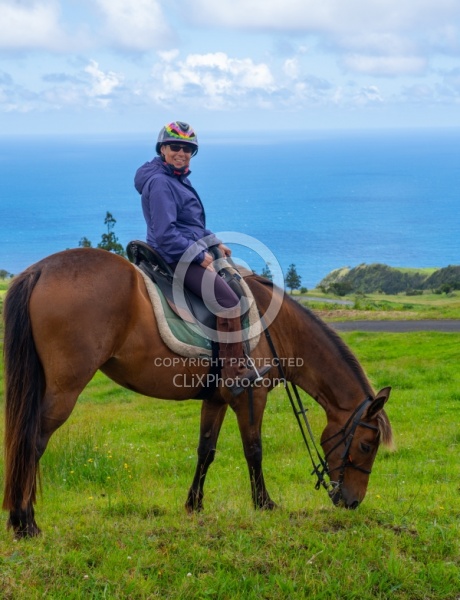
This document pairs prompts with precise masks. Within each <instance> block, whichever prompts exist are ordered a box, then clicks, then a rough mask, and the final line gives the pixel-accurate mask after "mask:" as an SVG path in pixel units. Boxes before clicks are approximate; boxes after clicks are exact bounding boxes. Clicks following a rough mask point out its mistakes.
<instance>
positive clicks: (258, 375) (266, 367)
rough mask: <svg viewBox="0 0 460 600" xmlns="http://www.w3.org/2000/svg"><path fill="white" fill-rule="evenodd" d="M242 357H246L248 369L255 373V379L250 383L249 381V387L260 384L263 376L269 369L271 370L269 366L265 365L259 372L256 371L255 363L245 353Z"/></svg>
mask: <svg viewBox="0 0 460 600" xmlns="http://www.w3.org/2000/svg"><path fill="white" fill-rule="evenodd" d="M244 356H245V357H246V361H247V363H248V365H249V367H250V368H251V369H252V370H253V371H255V373H256V377H255V379H254V380H252V381H251V385H252V384H254V383H260V382H261V381H262V380H263V378H264V377H263V376H264V375H265V374H266V373H268V371H270V369H271V366H270V365H265V367H262V368H261V369H260V371H259V370H258V369H257V367H256V363H255V361H254V359H253V358H251V357H250V356H249V354H246V353H245V355H244Z"/></svg>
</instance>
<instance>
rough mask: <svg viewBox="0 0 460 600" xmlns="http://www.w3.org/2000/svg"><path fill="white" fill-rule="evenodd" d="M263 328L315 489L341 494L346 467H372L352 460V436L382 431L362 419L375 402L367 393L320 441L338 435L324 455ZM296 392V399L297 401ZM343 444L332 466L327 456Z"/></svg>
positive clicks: (369, 472)
mask: <svg viewBox="0 0 460 600" xmlns="http://www.w3.org/2000/svg"><path fill="white" fill-rule="evenodd" d="M261 320H262V321H263V318H262V317H261ZM264 331H265V337H266V338H267V342H268V345H269V346H270V350H271V352H272V354H273V358H274V361H275V364H276V366H277V367H278V371H279V374H280V376H281V379H282V381H283V382H284V387H285V389H286V393H287V395H288V398H289V401H290V403H291V406H292V409H293V411H294V415H295V417H296V419H297V423H298V425H299V428H300V431H301V433H302V437H303V440H304V442H305V445H306V447H307V450H308V454H309V455H310V460H311V463H312V465H313V471H312V472H311V474H312V475H316V477H317V481H316V484H315V489H317V490H319V489H320V487H321V486H322V487H324V489H325V490H326V491H327V493H328V495H329V497H330V498H333V497H334V496H336V495H337V494H338V493H339V494H340V493H341V490H342V486H343V482H344V479H345V470H346V469H347V468H352V469H355V470H356V471H361V473H365V474H366V475H370V474H371V471H370V470H369V469H364V468H363V467H360V466H359V465H356V464H355V463H354V462H353V458H352V457H351V454H350V448H351V444H352V442H353V438H354V436H355V433H356V430H357V428H358V427H366V428H367V429H372V430H374V431H379V429H378V427H375V426H374V425H369V423H365V422H364V421H362V416H363V414H364V413H365V411H366V409H367V408H368V406H369V405H370V404H371V403H372V398H371V397H370V396H368V397H367V398H366V399H365V400H364V401H363V402H361V404H360V405H359V406H358V407H357V408H355V410H354V411H353V413H352V414H351V416H350V418H349V419H348V421H347V422H346V423H345V425H344V426H343V427H342V428H341V429H339V431H337V432H336V433H334V434H333V435H331V436H330V437H329V438H327V439H325V440H323V441H322V442H321V446H324V444H326V443H327V442H330V441H331V440H333V439H335V438H338V440H337V441H336V443H335V444H334V445H333V446H332V448H331V449H330V450H329V451H328V452H327V453H326V454H325V456H324V457H323V456H321V454H320V452H319V450H318V447H317V445H316V443H315V439H314V436H313V431H312V429H311V427H310V423H309V421H308V418H307V409H306V408H305V407H304V405H303V403H302V399H301V398H300V394H299V391H298V389H297V387H296V385H295V384H294V383H292V382H291V384H290V385H291V387H292V392H291V389H290V387H289V382H288V381H287V379H286V376H285V373H284V370H283V367H282V365H281V361H280V359H279V356H278V354H277V352H276V348H275V346H274V344H273V340H272V338H271V336H270V332H269V331H268V328H267V327H266V326H265V327H264ZM293 396H295V401H294V397H293ZM301 417H302V418H301ZM305 428H306V430H305ZM307 432H308V435H307ZM309 439H310V442H309V441H308V440H309ZM342 444H344V445H345V448H344V451H343V454H342V462H341V464H340V465H339V466H338V467H335V468H334V469H329V466H328V462H327V459H328V457H329V456H330V455H331V453H332V452H334V450H336V449H337V448H338V447H339V446H341V445H342ZM314 454H316V459H317V460H316V459H315V457H314ZM317 461H318V462H317ZM334 471H339V477H338V480H337V481H332V479H331V473H333V472H334ZM326 478H327V479H329V481H328V480H327V479H326Z"/></svg>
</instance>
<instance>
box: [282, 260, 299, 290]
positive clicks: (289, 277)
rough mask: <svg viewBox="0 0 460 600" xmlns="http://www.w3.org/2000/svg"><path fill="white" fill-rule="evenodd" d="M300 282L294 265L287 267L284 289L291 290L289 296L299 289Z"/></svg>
mask: <svg viewBox="0 0 460 600" xmlns="http://www.w3.org/2000/svg"><path fill="white" fill-rule="evenodd" d="M301 282H302V278H301V277H300V275H299V274H298V273H297V271H296V268H295V265H294V264H291V265H289V269H288V272H287V273H286V280H285V283H286V287H288V288H289V289H290V290H291V294H292V292H293V290H298V289H299V287H300V284H301Z"/></svg>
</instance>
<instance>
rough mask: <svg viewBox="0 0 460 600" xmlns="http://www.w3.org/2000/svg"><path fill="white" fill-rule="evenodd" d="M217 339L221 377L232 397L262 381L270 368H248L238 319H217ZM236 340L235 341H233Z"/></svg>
mask: <svg viewBox="0 0 460 600" xmlns="http://www.w3.org/2000/svg"><path fill="white" fill-rule="evenodd" d="M217 337H218V340H219V358H220V361H221V365H222V372H221V376H222V379H223V380H224V381H225V382H226V384H229V385H227V387H228V389H229V390H230V391H231V393H232V394H233V396H238V395H239V394H241V393H242V392H244V390H245V389H246V388H248V387H249V386H250V385H252V384H253V383H255V382H257V381H258V380H260V379H262V377H263V376H264V375H265V374H266V373H267V372H268V371H269V370H270V368H271V367H270V366H265V367H262V368H261V369H256V368H255V366H251V367H250V368H248V366H247V362H246V361H247V358H248V357H247V356H245V353H244V349H243V335H242V332H241V321H240V317H235V318H231V319H229V318H226V317H217ZM235 338H236V339H235Z"/></svg>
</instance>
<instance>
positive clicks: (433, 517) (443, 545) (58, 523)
mask: <svg viewBox="0 0 460 600" xmlns="http://www.w3.org/2000/svg"><path fill="white" fill-rule="evenodd" d="M343 337H344V338H345V339H346V341H347V342H348V343H349V345H350V346H351V347H352V348H353V349H354V351H355V352H356V353H357V355H358V357H359V359H360V361H361V362H362V363H363V365H364V366H365V368H366V370H367V372H368V374H369V376H370V377H371V380H372V381H373V383H374V385H375V388H377V389H379V388H380V387H383V386H385V385H392V386H393V391H392V396H391V397H390V401H389V404H388V413H389V416H390V418H391V421H392V424H393V427H394V432H395V439H396V450H395V451H394V452H389V451H383V450H381V451H380V452H379V455H378V457H377V460H376V463H375V465H374V471H373V473H372V475H371V478H370V484H369V489H368V494H367V497H366V499H365V501H364V503H363V504H362V506H361V507H360V508H359V509H358V510H357V511H344V510H340V509H336V508H334V507H333V506H332V504H331V503H330V501H329V500H328V498H327V495H326V493H325V492H324V491H323V490H321V491H320V492H316V491H315V490H314V480H313V478H312V476H311V475H310V471H311V467H310V466H309V462H308V457H307V454H306V451H305V449H304V447H303V445H302V440H301V436H300V432H299V431H298V429H297V424H296V422H295V419H294V416H293V415H292V412H291V408H290V406H289V403H288V401H287V398H286V397H285V396H284V394H283V393H282V390H275V391H274V392H272V393H271V394H270V399H269V402H268V405H267V409H266V413H265V414H266V416H265V420H264V465H265V476H266V481H267V486H268V489H269V490H270V493H271V495H272V497H273V498H274V499H275V500H276V501H277V502H278V503H279V504H280V507H281V508H280V509H279V510H277V511H274V512H256V511H254V510H253V509H252V508H251V501H250V490H249V481H248V476H247V470H246V464H245V460H244V457H243V452H242V448H241V441H240V437H239V433H238V430H237V425H236V419H235V417H234V415H233V414H232V413H229V414H228V416H227V418H226V421H225V422H224V426H223V430H222V433H221V436H220V440H219V446H218V453H217V457H216V461H215V463H214V464H213V465H212V467H211V469H210V472H209V476H208V480H207V485H206V496H205V511H204V512H203V513H202V514H200V515H196V516H191V517H190V516H187V515H186V514H185V512H184V509H183V504H184V502H185V498H186V493H187V490H188V487H189V485H190V483H191V479H192V476H193V472H194V467H195V447H196V444H197V436H198V427H199V412H200V403H199V402H197V401H190V402H184V403H174V402H167V401H160V400H153V399H148V398H145V397H143V396H139V395H136V394H134V393H132V392H129V391H127V390H124V389H122V388H120V387H117V386H116V385H115V384H113V383H111V382H110V381H109V380H107V379H106V378H105V377H104V376H103V375H101V374H98V375H96V377H95V378H94V380H93V381H92V382H91V383H90V385H89V386H88V387H87V388H86V390H85V391H84V393H83V394H82V397H81V399H80V401H79V402H78V404H77V406H76V408H75V410H74V412H73V414H72V416H71V417H70V419H69V421H68V422H67V423H66V424H65V425H64V426H63V427H62V428H61V429H60V430H59V431H58V432H57V433H56V434H55V435H54V436H53V438H52V440H51V442H50V445H49V448H48V450H47V452H46V453H45V456H44V457H43V460H42V480H43V497H42V498H41V499H40V500H39V502H38V504H37V520H38V523H39V525H40V526H41V527H42V528H43V535H42V536H41V537H40V538H36V539H33V540H28V541H22V542H13V540H12V535H11V532H6V531H0V593H1V597H2V598H5V599H14V600H16V599H18V600H21V599H27V600H29V599H35V598H42V597H47V598H53V599H61V598H62V599H66V600H67V599H73V598H75V599H77V598H78V599H80V598H95V599H96V598H101V599H102V598H117V599H118V598H123V599H126V598H128V599H144V598H145V599H147V598H161V599H184V600H185V599H187V600H189V599H205V598H213V599H225V600H227V599H228V600H233V599H241V600H253V599H254V600H256V599H259V598H263V599H273V600H278V599H298V598H300V599H302V598H308V599H313V600H320V599H321V600H322V599H324V600H331V599H334V600H335V599H340V600H355V599H356V600H358V599H359V600H375V599H390V598H391V599H395V600H422V599H423V600H435V599H436V600H438V599H439V600H441V599H442V600H456V599H457V598H460V591H459V590H460V547H459V538H460V536H459V533H460V532H459V516H460V512H459V506H460V503H459V500H460V497H459V496H460V494H459V492H460V488H459V474H460V473H459V470H460V469H459V459H458V456H459V450H460V448H459V444H460V432H459V427H458V424H459V420H458V415H459V409H460V371H459V369H458V356H459V344H460V335H458V334H441V333H413V334H404V335H398V334H378V335H376V334H371V333H350V334H346V335H344V336H343ZM305 402H306V404H307V405H308V406H309V408H310V416H311V420H312V426H313V429H314V430H315V432H316V434H317V435H319V433H320V431H321V429H322V427H323V425H324V420H325V418H324V413H323V412H322V410H321V409H320V407H319V406H317V405H316V404H315V403H314V402H313V401H311V400H310V399H306V401H305ZM0 474H1V473H0ZM5 519H6V515H5Z"/></svg>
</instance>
